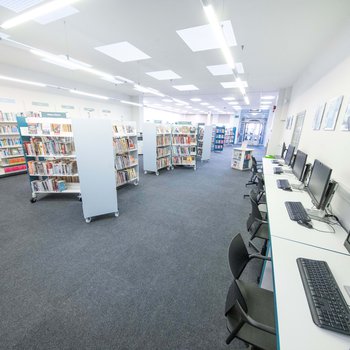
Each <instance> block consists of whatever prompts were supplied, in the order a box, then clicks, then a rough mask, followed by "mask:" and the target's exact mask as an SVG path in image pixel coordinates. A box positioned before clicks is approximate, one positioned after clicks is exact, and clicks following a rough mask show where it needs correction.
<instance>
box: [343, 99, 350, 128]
mask: <svg viewBox="0 0 350 350" xmlns="http://www.w3.org/2000/svg"><path fill="white" fill-rule="evenodd" d="M341 130H342V131H350V99H349V102H348V106H347V107H346V111H345V114H344V118H343V122H342V124H341Z"/></svg>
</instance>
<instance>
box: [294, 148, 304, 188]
mask: <svg viewBox="0 0 350 350" xmlns="http://www.w3.org/2000/svg"><path fill="white" fill-rule="evenodd" d="M306 159H307V154H305V153H304V152H302V151H299V150H298V151H297V155H296V157H295V161H294V164H293V174H294V175H295V176H296V177H297V179H298V180H299V181H301V180H302V178H303V173H304V168H305V164H306Z"/></svg>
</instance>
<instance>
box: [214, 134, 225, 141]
mask: <svg viewBox="0 0 350 350" xmlns="http://www.w3.org/2000/svg"><path fill="white" fill-rule="evenodd" d="M224 138H225V135H224V134H217V135H216V139H217V140H218V139H224Z"/></svg>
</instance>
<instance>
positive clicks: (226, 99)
mask: <svg viewBox="0 0 350 350" xmlns="http://www.w3.org/2000/svg"><path fill="white" fill-rule="evenodd" d="M222 99H223V100H224V101H234V100H235V98H234V97H223V98H222Z"/></svg>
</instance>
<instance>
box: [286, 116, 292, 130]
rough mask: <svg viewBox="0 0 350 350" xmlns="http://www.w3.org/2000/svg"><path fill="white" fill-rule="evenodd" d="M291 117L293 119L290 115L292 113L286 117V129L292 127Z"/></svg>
mask: <svg viewBox="0 0 350 350" xmlns="http://www.w3.org/2000/svg"><path fill="white" fill-rule="evenodd" d="M293 119H294V116H292V115H291V116H289V117H288V118H287V122H286V129H287V130H290V129H291V128H292V125H293Z"/></svg>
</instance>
